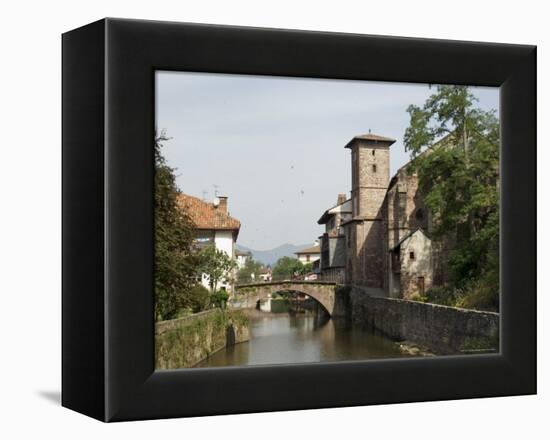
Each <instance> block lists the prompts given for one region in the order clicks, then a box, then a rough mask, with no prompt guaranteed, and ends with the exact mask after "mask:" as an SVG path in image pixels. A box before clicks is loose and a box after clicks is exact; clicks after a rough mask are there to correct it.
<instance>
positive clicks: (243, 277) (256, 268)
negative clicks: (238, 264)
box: [237, 258, 263, 284]
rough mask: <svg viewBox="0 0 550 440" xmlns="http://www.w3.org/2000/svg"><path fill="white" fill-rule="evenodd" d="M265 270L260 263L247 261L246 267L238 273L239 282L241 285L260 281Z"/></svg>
mask: <svg viewBox="0 0 550 440" xmlns="http://www.w3.org/2000/svg"><path fill="white" fill-rule="evenodd" d="M262 269H263V264H262V263H260V262H259V261H254V260H253V259H252V258H249V259H247V260H246V263H245V264H244V267H243V268H241V269H239V271H238V272H237V282H238V283H240V284H246V283H250V282H251V281H253V280H254V281H258V279H259V277H260V273H261V271H262Z"/></svg>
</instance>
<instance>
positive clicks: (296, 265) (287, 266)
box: [272, 257, 311, 281]
mask: <svg viewBox="0 0 550 440" xmlns="http://www.w3.org/2000/svg"><path fill="white" fill-rule="evenodd" d="M308 267H309V271H311V264H310V265H304V264H302V262H301V261H300V260H298V259H297V258H292V257H281V258H279V259H278V260H277V263H275V267H273V272H272V277H273V281H281V280H290V279H292V278H294V277H296V276H299V275H303V274H305V273H307V269H308Z"/></svg>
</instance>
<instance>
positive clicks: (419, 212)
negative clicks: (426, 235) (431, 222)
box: [415, 208, 424, 222]
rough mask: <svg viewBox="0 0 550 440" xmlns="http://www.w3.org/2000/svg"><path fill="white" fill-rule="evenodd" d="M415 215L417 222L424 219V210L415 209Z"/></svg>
mask: <svg viewBox="0 0 550 440" xmlns="http://www.w3.org/2000/svg"><path fill="white" fill-rule="evenodd" d="M415 217H416V219H417V220H418V221H419V222H421V221H422V220H424V211H422V209H421V208H419V209H417V210H416V214H415Z"/></svg>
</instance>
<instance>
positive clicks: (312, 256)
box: [297, 254, 321, 264]
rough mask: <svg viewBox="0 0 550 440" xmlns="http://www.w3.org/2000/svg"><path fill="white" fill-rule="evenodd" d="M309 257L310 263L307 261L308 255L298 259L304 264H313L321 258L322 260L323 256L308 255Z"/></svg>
mask: <svg viewBox="0 0 550 440" xmlns="http://www.w3.org/2000/svg"><path fill="white" fill-rule="evenodd" d="M308 255H309V261H308V260H307V255H306V254H300V255H298V256H297V257H298V260H300V262H301V263H302V264H307V263H313V262H314V261H317V260H318V259H319V258H321V254H308Z"/></svg>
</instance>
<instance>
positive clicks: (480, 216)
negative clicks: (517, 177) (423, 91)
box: [404, 86, 499, 308]
mask: <svg viewBox="0 0 550 440" xmlns="http://www.w3.org/2000/svg"><path fill="white" fill-rule="evenodd" d="M475 101H476V98H475V97H474V95H473V94H472V93H471V91H470V90H469V89H468V87H465V86H437V90H436V92H435V93H434V94H433V95H431V96H430V97H429V98H428V100H427V101H426V102H425V104H424V106H423V107H418V106H414V105H411V106H409V108H408V109H407V111H408V113H409V115H410V126H409V127H408V128H407V130H406V132H405V139H404V140H405V147H406V149H407V150H408V151H410V153H411V158H412V162H411V165H412V166H411V167H410V171H411V172H416V173H417V174H418V179H419V190H420V191H421V192H422V193H423V194H424V196H425V201H426V205H427V206H428V208H429V209H430V212H431V214H432V219H433V233H434V236H435V238H437V239H442V240H445V241H446V242H447V243H452V250H451V252H450V254H449V259H448V262H447V263H448V265H449V268H450V271H451V275H452V281H451V285H450V286H448V287H446V288H445V289H446V290H442V291H437V290H436V291H434V292H432V293H431V297H432V298H434V297H436V298H438V299H440V300H441V301H443V302H445V303H454V304H458V303H461V304H465V305H466V304H467V305H468V306H472V304H477V306H479V305H480V304H485V305H486V304H492V306H491V307H494V305H496V307H497V308H498V292H499V284H498V271H499V266H498V254H499V197H498V185H499V125H498V120H497V118H496V117H495V112H494V111H490V112H486V111H483V110H481V109H479V108H476V107H475V106H474V103H475ZM434 143H435V145H434V146H433V147H432V148H429V149H427V148H428V147H430V146H432V145H433V144H434ZM474 291H475V292H477V293H475V296H476V297H478V299H479V298H481V297H483V300H481V299H479V300H475V301H474V300H473V299H472V300H471V301H470V300H466V299H465V297H466V296H468V295H470V294H474V293H473V292H474ZM428 296H430V295H428ZM461 298H462V299H461ZM484 307H485V306H484Z"/></svg>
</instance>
